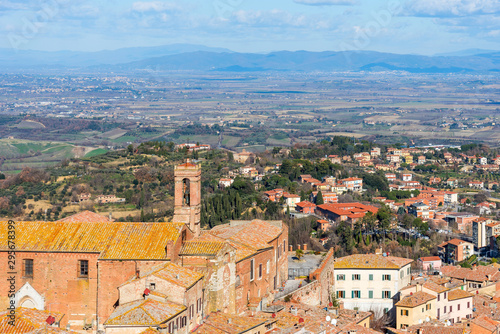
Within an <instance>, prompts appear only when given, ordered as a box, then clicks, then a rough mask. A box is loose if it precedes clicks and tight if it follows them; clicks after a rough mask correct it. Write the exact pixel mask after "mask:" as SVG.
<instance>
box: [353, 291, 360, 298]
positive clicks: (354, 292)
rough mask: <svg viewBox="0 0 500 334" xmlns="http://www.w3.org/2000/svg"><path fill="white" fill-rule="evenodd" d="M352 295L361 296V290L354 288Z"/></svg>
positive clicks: (354, 296)
mask: <svg viewBox="0 0 500 334" xmlns="http://www.w3.org/2000/svg"><path fill="white" fill-rule="evenodd" d="M351 297H352V298H361V291H359V290H352V291H351Z"/></svg>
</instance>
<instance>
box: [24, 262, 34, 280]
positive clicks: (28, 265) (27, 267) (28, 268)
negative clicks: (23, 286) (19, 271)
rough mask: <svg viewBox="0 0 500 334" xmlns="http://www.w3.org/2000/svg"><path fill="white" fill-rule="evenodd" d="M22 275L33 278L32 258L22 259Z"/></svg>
mask: <svg viewBox="0 0 500 334" xmlns="http://www.w3.org/2000/svg"><path fill="white" fill-rule="evenodd" d="M23 262H24V263H23V276H24V277H27V278H33V260H32V259H24V261H23Z"/></svg>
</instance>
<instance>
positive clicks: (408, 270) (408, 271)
mask: <svg viewBox="0 0 500 334" xmlns="http://www.w3.org/2000/svg"><path fill="white" fill-rule="evenodd" d="M406 275H410V268H409V267H408V269H406Z"/></svg>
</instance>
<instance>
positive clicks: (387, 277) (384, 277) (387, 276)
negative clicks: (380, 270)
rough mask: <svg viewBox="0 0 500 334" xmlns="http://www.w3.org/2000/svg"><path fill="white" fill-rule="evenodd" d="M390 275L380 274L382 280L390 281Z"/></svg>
mask: <svg viewBox="0 0 500 334" xmlns="http://www.w3.org/2000/svg"><path fill="white" fill-rule="evenodd" d="M390 280H391V275H382V281H390Z"/></svg>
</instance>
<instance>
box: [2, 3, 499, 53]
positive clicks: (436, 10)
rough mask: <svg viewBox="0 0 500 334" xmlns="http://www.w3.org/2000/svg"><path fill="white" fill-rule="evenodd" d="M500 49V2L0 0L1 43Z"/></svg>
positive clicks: (76, 47)
mask: <svg viewBox="0 0 500 334" xmlns="http://www.w3.org/2000/svg"><path fill="white" fill-rule="evenodd" d="M174 43H188V44H202V45H206V46H212V47H222V48H227V49H230V50H233V51H238V52H271V51H279V50H290V51H295V50H309V51H327V50H328V51H343V50H374V51H381V52H393V53H400V54H424V55H433V54H438V53H447V52H453V51H458V50H464V49H474V48H478V49H488V50H500V0H267V1H263V0H178V1H163V0H155V1H147V0H145V1H133V0H0V48H15V49H33V50H45V51H56V50H73V51H99V50H111V49H118V48H124V47H138V46H158V45H167V44H174Z"/></svg>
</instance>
